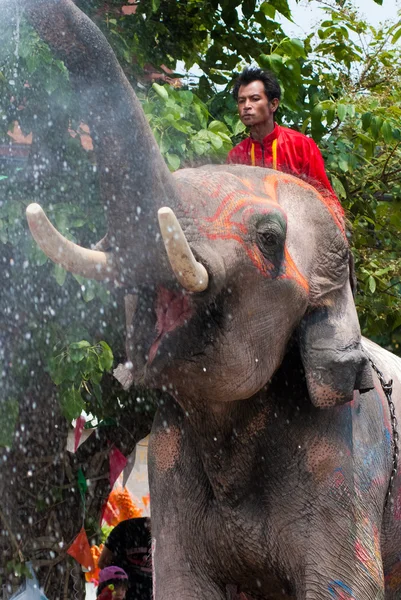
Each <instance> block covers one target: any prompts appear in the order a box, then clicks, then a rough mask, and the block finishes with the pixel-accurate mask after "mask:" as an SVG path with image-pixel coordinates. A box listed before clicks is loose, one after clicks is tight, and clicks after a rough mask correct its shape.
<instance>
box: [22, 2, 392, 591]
mask: <svg viewBox="0 0 401 600" xmlns="http://www.w3.org/2000/svg"><path fill="white" fill-rule="evenodd" d="M22 4H23V7H24V8H25V10H26V12H27V15H28V17H29V18H30V20H31V22H32V23H33V25H34V26H35V27H36V29H37V30H38V32H39V34H40V35H41V37H42V38H43V39H45V40H46V41H47V42H48V43H49V44H50V46H51V47H52V48H53V50H54V51H55V52H56V53H57V55H59V56H61V57H62V58H63V59H64V61H65V63H66V65H67V68H68V69H69V71H70V75H71V80H72V82H73V84H74V85H75V87H76V89H77V92H78V93H79V94H80V97H82V98H83V99H84V101H85V102H86V105H87V106H90V107H91V110H88V114H87V121H88V123H89V125H90V128H91V132H92V136H93V138H94V141H95V150H96V155H97V159H98V164H99V171H100V173H101V182H100V183H101V193H102V198H103V201H104V203H105V205H106V206H107V214H108V218H109V232H108V235H107V237H106V238H105V240H103V242H102V243H101V244H100V247H102V248H103V249H107V250H109V251H110V252H111V253H112V255H113V260H114V263H115V265H116V268H117V271H118V272H117V274H116V276H115V281H116V282H118V283H119V285H120V287H121V286H122V287H123V289H125V290H126V294H127V302H126V305H127V308H128V313H127V321H128V336H127V355H128V359H129V360H130V361H131V363H132V369H129V370H128V371H127V370H126V371H125V372H124V369H122V371H123V373H122V374H123V375H124V377H125V381H126V382H127V381H129V380H132V381H136V382H140V383H144V384H145V385H148V386H152V387H155V388H158V389H163V390H165V391H168V392H169V394H170V396H169V397H168V399H165V400H164V401H163V403H162V404H161V405H160V407H159V410H158V413H157V416H156V419H155V423H154V427H153V431H152V435H151V441H150V459H149V473H150V489H151V510H152V537H153V550H154V554H153V557H154V574H155V576H154V584H155V590H154V597H155V599H156V600H177V599H179V600H190V599H197V600H198V599H206V598H207V599H208V600H209V599H213V600H219V599H223V598H225V597H226V586H227V585H230V584H234V585H237V586H239V587H240V588H241V589H242V590H243V591H244V592H245V593H246V594H248V595H249V596H251V597H253V598H260V599H264V600H271V599H289V598H296V599H297V600H306V599H307V600H317V599H319V600H320V599H334V600H380V599H382V598H386V599H387V600H395V599H396V598H400V597H401V564H400V562H399V561H400V557H401V496H400V494H399V488H400V477H399V476H397V478H396V480H395V483H394V486H393V490H392V497H391V499H390V501H389V502H388V504H387V508H385V500H386V493H387V489H388V485H389V478H390V473H391V468H392V457H393V444H392V428H391V423H390V418H389V409H388V405H387V401H386V399H385V397H384V394H383V392H382V389H381V386H380V384H379V382H378V380H377V377H376V375H373V376H372V372H371V369H370V366H369V363H368V360H367V356H368V355H369V356H372V357H373V359H374V361H375V363H376V364H377V365H378V366H379V368H380V369H382V371H383V372H384V374H385V377H386V378H387V379H389V378H393V379H394V393H393V397H394V401H395V403H396V410H397V415H398V418H399V420H400V421H401V415H400V414H399V412H400V408H399V398H400V393H401V390H400V379H399V377H400V374H401V362H400V361H399V360H398V359H396V358H394V357H392V356H391V355H390V354H389V353H387V352H385V351H383V350H381V349H380V348H378V347H377V346H375V345H373V344H371V343H370V342H366V344H365V349H363V347H362V345H361V339H360V330H359V325H358V320H357V316H356V311H355V306H354V302H353V298H352V293H351V289H350V284H349V275H350V274H349V267H348V265H349V256H348V253H349V250H348V244H347V241H346V237H345V235H344V232H343V231H342V220H341V217H338V216H337V217H336V215H335V214H334V213H333V211H329V209H328V207H327V203H325V202H324V201H322V199H321V198H320V197H319V195H318V194H317V192H316V191H315V190H314V189H313V188H312V187H310V186H307V185H306V184H303V183H302V182H300V181H299V180H296V179H295V178H291V177H289V176H286V175H282V174H274V173H273V172H271V171H268V170H263V169H259V168H252V167H239V166H229V167H212V166H209V167H204V168H202V169H193V170H183V171H180V172H178V173H176V174H175V175H174V176H171V175H170V173H169V172H168V170H167V168H166V166H165V164H164V162H163V160H162V158H161V156H160V154H159V151H158V149H157V146H156V144H155V142H154V139H153V137H152V134H151V132H150V130H149V127H148V126H147V123H146V120H145V118H144V115H143V113H142V111H141V108H140V105H139V103H138V101H137V100H136V98H135V95H134V93H133V91H132V89H131V88H130V86H129V84H128V82H127V81H126V79H125V77H124V75H123V73H122V71H121V69H120V68H119V66H118V64H117V61H116V59H115V57H114V55H113V53H112V51H111V49H110V47H109V46H108V44H107V42H106V41H105V39H104V38H103V36H102V35H101V34H100V32H99V31H98V30H97V28H96V27H95V26H94V25H93V23H91V22H90V21H89V20H88V19H87V18H86V17H84V16H83V15H82V13H80V11H79V10H78V9H77V8H76V7H75V6H74V5H73V3H72V2H71V1H70V0H36V1H35V2H33V1H32V0H25V1H24V2H22ZM60 32H62V33H63V35H60ZM106 81H107V82H108V83H107V87H106V88H105V82H106ZM138 149H140V151H138ZM266 178H267V179H266ZM229 198H231V203H230V202H228V199H229ZM224 203H225V204H224ZM164 205H168V206H170V207H171V208H173V209H174V211H175V213H176V215H177V217H178V219H179V221H180V224H181V226H182V228H183V229H184V231H185V233H186V235H187V239H188V241H189V243H190V246H191V248H192V250H193V252H194V253H195V255H196V257H197V259H198V260H199V261H200V262H201V263H203V264H204V266H205V267H206V268H207V270H208V273H209V277H210V281H209V286H208V288H207V290H206V291H204V292H202V293H198V294H189V293H187V292H185V291H184V290H183V289H182V288H180V286H179V284H178V283H177V281H176V280H175V279H174V276H173V273H172V270H171V268H170V266H169V263H168V261H167V258H166V253H165V250H164V247H163V244H162V241H161V239H160V234H159V231H158V226H157V219H156V213H157V209H158V208H160V207H161V206H164ZM223 206H226V211H224V210H223V211H221V209H222V207H223ZM139 208H140V211H139V210H138V209H139ZM219 210H220V213H219ZM219 214H220V217H219ZM122 318H123V316H122ZM156 341H157V345H156ZM149 355H150V356H151V359H152V360H150V359H149ZM120 371H121V370H120ZM120 375H121V372H120ZM372 377H373V378H372ZM384 575H385V577H386V586H387V587H386V592H384Z"/></svg>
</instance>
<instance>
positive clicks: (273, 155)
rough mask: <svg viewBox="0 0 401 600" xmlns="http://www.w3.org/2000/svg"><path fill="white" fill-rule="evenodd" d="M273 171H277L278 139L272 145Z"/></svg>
mask: <svg viewBox="0 0 401 600" xmlns="http://www.w3.org/2000/svg"><path fill="white" fill-rule="evenodd" d="M272 157H273V169H274V170H275V171H277V138H276V139H275V140H273V143H272Z"/></svg>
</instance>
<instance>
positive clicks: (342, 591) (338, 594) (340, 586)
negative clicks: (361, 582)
mask: <svg viewBox="0 0 401 600" xmlns="http://www.w3.org/2000/svg"><path fill="white" fill-rule="evenodd" d="M328 590H329V594H330V598H333V599H334V600H356V597H355V596H354V595H353V593H352V589H351V588H350V587H349V586H348V585H346V584H345V583H343V582H342V581H331V582H330V584H329V587H328Z"/></svg>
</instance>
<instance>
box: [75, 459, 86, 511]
mask: <svg viewBox="0 0 401 600" xmlns="http://www.w3.org/2000/svg"><path fill="white" fill-rule="evenodd" d="M77 481H78V489H79V493H80V496H81V500H82V503H83V504H85V494H86V492H87V491H88V484H87V483H86V477H85V475H84V472H83V471H82V469H81V468H79V469H78V473H77Z"/></svg>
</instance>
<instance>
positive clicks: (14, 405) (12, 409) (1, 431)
mask: <svg viewBox="0 0 401 600" xmlns="http://www.w3.org/2000/svg"><path fill="white" fill-rule="evenodd" d="M18 415H19V405H18V400H16V399H15V398H5V399H3V400H0V446H8V447H11V445H12V443H13V440H14V433H15V426H16V424H17V420H18Z"/></svg>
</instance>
